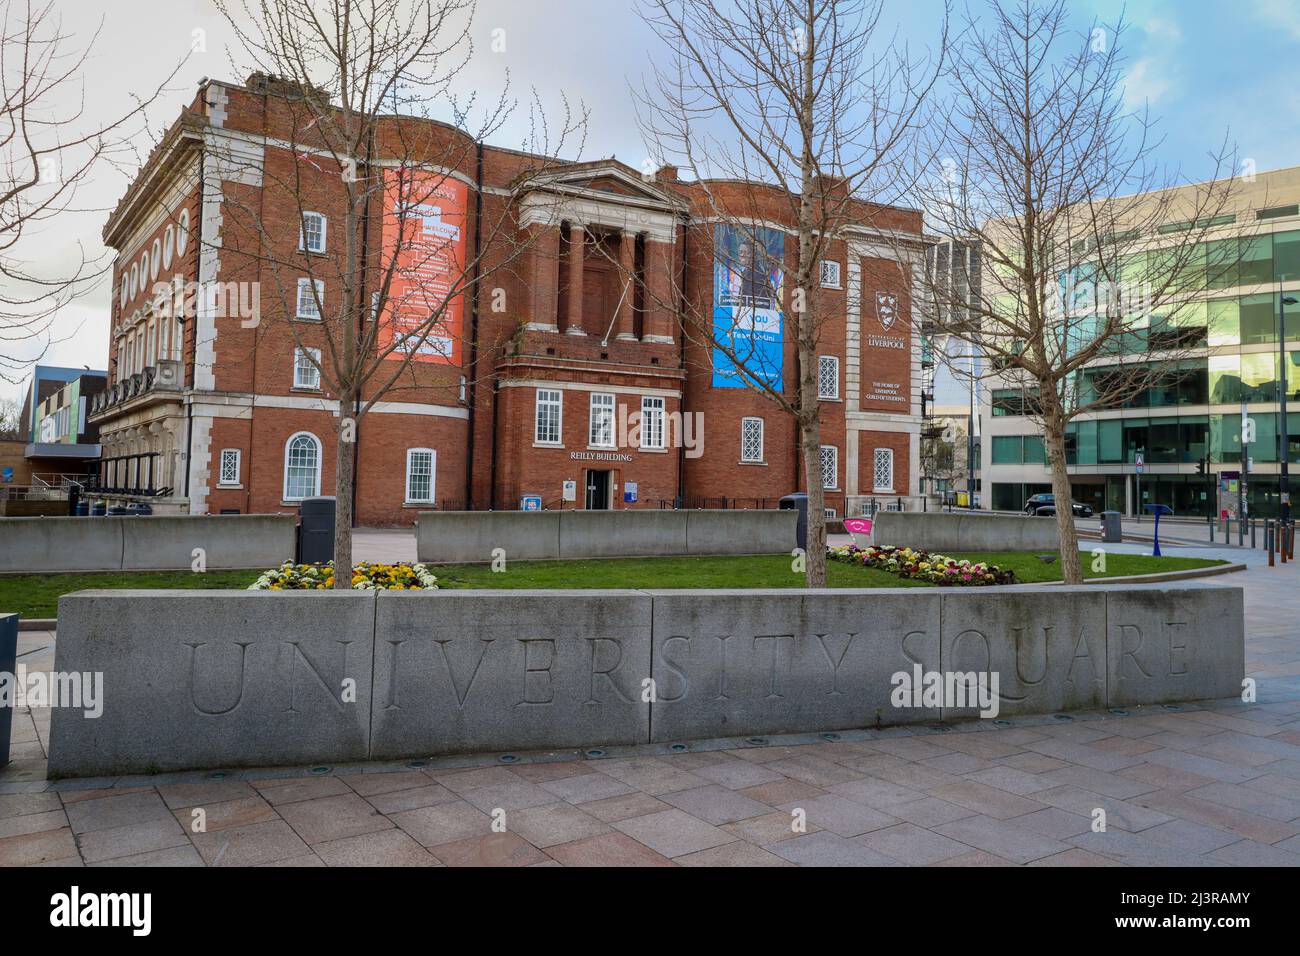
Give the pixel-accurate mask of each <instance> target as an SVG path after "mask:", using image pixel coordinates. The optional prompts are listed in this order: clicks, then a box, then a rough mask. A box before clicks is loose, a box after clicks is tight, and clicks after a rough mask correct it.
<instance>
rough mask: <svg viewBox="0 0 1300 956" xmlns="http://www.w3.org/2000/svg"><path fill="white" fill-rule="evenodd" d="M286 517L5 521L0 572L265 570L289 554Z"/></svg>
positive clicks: (290, 521)
mask: <svg viewBox="0 0 1300 956" xmlns="http://www.w3.org/2000/svg"><path fill="white" fill-rule="evenodd" d="M295 524H296V519H295V518H294V516H293V515H183V516H157V515H149V516H143V515H141V516H129V517H111V518H84V517H83V518H68V517H63V518H6V519H4V520H3V521H0V573H4V572H10V573H13V572H26V573H32V572H41V571H164V570H189V569H190V568H191V567H192V565H193V562H194V549H195V548H202V549H203V552H204V555H203V556H204V561H205V563H206V566H207V568H208V570H217V569H220V568H273V567H276V566H277V565H279V564H281V563H282V562H284V561H286V560H288V559H290V558H292V557H293V556H294V534H295V532H294V526H295Z"/></svg>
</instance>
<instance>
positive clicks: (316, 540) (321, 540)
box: [298, 497, 334, 564]
mask: <svg viewBox="0 0 1300 956" xmlns="http://www.w3.org/2000/svg"><path fill="white" fill-rule="evenodd" d="M298 515H299V520H298V563H299V564H324V563H325V562H326V561H331V560H333V558H334V499H333V498H324V497H322V498H304V499H303V502H302V506H301V507H300V508H299V510H298Z"/></svg>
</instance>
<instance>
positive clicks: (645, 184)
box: [515, 159, 686, 209]
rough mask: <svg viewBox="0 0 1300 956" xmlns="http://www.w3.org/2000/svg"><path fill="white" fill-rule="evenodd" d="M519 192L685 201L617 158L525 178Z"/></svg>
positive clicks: (667, 203) (666, 203)
mask: <svg viewBox="0 0 1300 956" xmlns="http://www.w3.org/2000/svg"><path fill="white" fill-rule="evenodd" d="M515 189H516V192H531V191H534V190H543V191H547V192H557V193H565V194H568V195H573V196H582V197H586V198H588V199H604V200H606V201H610V200H612V201H614V202H626V203H634V204H636V205H650V206H658V207H660V208H663V209H680V208H684V207H685V206H686V202H685V200H683V199H682V198H681V197H680V196H678V195H676V194H675V193H673V192H671V191H669V190H667V189H664V188H662V187H661V186H660V185H659V184H657V183H656V182H655V181H654V180H653V179H647V178H646V177H643V176H642V175H641V173H640V172H638V171H637V170H635V169H633V168H632V167H630V166H628V165H626V164H625V163H621V162H619V161H618V160H616V159H607V160H598V161H596V162H592V163H575V164H573V165H570V166H563V167H560V168H558V169H551V170H547V171H545V172H542V173H536V174H531V175H527V176H524V177H521V178H520V180H519V181H517V182H516V186H515Z"/></svg>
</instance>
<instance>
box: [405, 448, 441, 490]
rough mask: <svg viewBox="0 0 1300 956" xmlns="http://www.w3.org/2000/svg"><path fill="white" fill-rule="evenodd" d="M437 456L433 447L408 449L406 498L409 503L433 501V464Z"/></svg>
mask: <svg viewBox="0 0 1300 956" xmlns="http://www.w3.org/2000/svg"><path fill="white" fill-rule="evenodd" d="M436 457H437V456H436V455H435V454H434V451H433V449H431V448H408V449H407V451H406V500H407V502H408V503H410V502H421V503H424V502H431V501H433V464H434V461H435V459H436Z"/></svg>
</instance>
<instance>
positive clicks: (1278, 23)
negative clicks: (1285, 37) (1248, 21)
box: [1255, 0, 1300, 40]
mask: <svg viewBox="0 0 1300 956" xmlns="http://www.w3.org/2000/svg"><path fill="white" fill-rule="evenodd" d="M1255 17H1256V19H1258V20H1260V21H1261V22H1262V23H1264V24H1266V25H1267V26H1270V27H1273V28H1275V29H1279V30H1283V31H1285V32H1286V33H1288V34H1290V36H1291V37H1292V38H1294V39H1297V40H1300V11H1297V10H1296V4H1295V0H1255Z"/></svg>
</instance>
